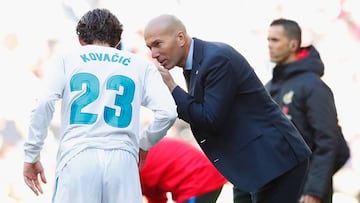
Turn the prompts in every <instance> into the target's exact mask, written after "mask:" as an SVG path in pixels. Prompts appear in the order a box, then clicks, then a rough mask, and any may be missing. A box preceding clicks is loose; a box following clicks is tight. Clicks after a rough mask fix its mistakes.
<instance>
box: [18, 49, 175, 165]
mask: <svg viewBox="0 0 360 203" xmlns="http://www.w3.org/2000/svg"><path fill="white" fill-rule="evenodd" d="M47 68H48V71H49V74H47V75H48V77H46V79H45V81H46V82H45V84H46V87H45V89H46V91H45V94H44V95H43V97H41V98H40V99H39V100H38V101H37V105H36V107H35V108H34V109H33V111H32V112H31V116H30V126H29V134H28V139H27V141H26V142H25V144H24V151H25V162H30V163H33V162H36V161H37V160H39V158H40V151H41V149H42V147H43V144H44V140H45V138H46V136H47V131H48V127H49V124H50V122H51V120H52V118H53V114H54V110H55V103H56V101H57V100H59V99H61V132H60V133H61V134H60V144H59V150H58V155H57V171H59V170H61V169H62V168H63V167H64V165H65V164H66V163H67V162H68V161H69V160H70V159H71V158H72V157H74V156H75V155H76V154H78V153H79V152H81V151H83V150H84V149H87V148H101V149H124V150H128V151H130V152H131V153H132V154H133V155H134V156H135V157H136V158H138V150H139V147H141V148H142V149H144V150H147V149H148V148H150V147H151V146H153V145H154V144H156V143H157V142H158V141H159V140H160V139H161V138H162V137H163V136H164V135H165V134H166V132H167V130H168V129H169V128H170V127H171V126H172V124H173V123H174V121H175V119H176V117H177V113H176V105H175V102H174V100H173V98H172V96H171V94H170V92H169V90H168V89H167V87H166V86H165V84H164V83H163V81H162V78H161V75H160V73H159V72H158V70H157V68H156V67H155V65H154V64H153V63H152V62H150V60H149V61H148V60H145V59H144V58H142V57H140V56H138V55H135V54H132V53H130V52H128V51H124V50H118V49H115V48H110V47H104V46H97V45H86V46H81V47H80V48H79V49H77V50H75V51H72V52H71V53H69V54H67V55H64V56H62V57H59V58H58V59H57V60H55V62H54V63H52V64H51V65H50V66H49V67H47ZM141 106H144V107H146V108H148V109H150V110H152V111H153V112H154V117H153V119H152V120H151V123H150V124H149V125H148V126H147V128H145V129H144V132H142V133H140V129H141V126H140V109H141ZM139 145H140V146H139Z"/></svg>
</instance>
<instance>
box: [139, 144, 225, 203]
mask: <svg viewBox="0 0 360 203" xmlns="http://www.w3.org/2000/svg"><path fill="white" fill-rule="evenodd" d="M140 180H141V188H142V192H143V195H144V196H145V197H146V199H147V200H148V203H166V202H167V201H168V197H167V196H166V193H168V192H170V193H171V197H172V199H173V200H174V201H175V202H176V203H215V202H216V200H217V198H218V197H219V195H220V192H221V190H222V187H223V185H224V184H225V183H227V180H226V179H225V178H224V177H223V176H222V175H221V174H220V173H219V172H218V171H217V170H216V168H215V167H214V166H213V165H212V164H211V162H210V161H209V160H208V158H207V157H206V156H205V155H204V153H203V152H202V151H201V150H200V149H198V148H196V147H195V146H193V145H192V144H190V143H188V142H187V141H185V140H182V139H180V138H174V137H165V138H163V139H162V140H160V141H159V143H158V144H156V145H155V146H153V147H152V148H150V150H149V152H148V154H147V157H146V159H145V164H144V166H143V168H142V169H141V170H140Z"/></svg>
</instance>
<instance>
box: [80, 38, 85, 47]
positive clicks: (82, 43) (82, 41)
mask: <svg viewBox="0 0 360 203" xmlns="http://www.w3.org/2000/svg"><path fill="white" fill-rule="evenodd" d="M79 43H80V45H81V46H83V45H85V44H86V43H85V41H84V40H83V39H82V38H79Z"/></svg>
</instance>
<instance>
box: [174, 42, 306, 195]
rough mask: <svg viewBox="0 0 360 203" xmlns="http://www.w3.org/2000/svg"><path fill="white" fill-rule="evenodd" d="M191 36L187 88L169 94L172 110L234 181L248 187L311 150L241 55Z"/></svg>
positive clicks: (264, 180)
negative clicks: (192, 46) (187, 125)
mask: <svg viewBox="0 0 360 203" xmlns="http://www.w3.org/2000/svg"><path fill="white" fill-rule="evenodd" d="M193 39H194V55H193V67H192V71H191V77H190V81H187V83H188V92H186V91H184V90H183V89H181V88H180V87H179V86H177V87H176V88H175V89H174V90H173V92H172V95H173V97H174V99H175V102H176V104H177V110H178V116H179V118H180V119H182V120H184V121H186V122H188V123H189V124H190V127H191V130H192V132H193V134H194V137H195V139H196V140H197V142H198V144H199V145H200V147H201V148H202V150H203V151H204V152H205V154H206V155H207V157H208V158H209V159H210V161H212V163H213V164H214V165H215V167H216V168H217V169H218V170H219V171H220V172H221V173H222V174H223V176H224V177H226V178H227V179H228V180H229V181H230V182H231V183H232V184H233V185H234V186H235V187H237V188H238V189H240V190H243V191H247V192H252V191H256V190H257V189H259V188H260V187H261V186H264V185H265V184H266V183H268V182H270V181H271V180H273V179H274V178H276V177H278V176H280V175H282V174H284V173H285V172H287V171H288V170H290V169H291V168H293V167H295V166H296V165H297V164H299V163H300V162H303V161H305V160H306V159H307V158H308V157H309V156H310V154H311V151H310V149H309V147H308V146H307V145H306V143H305V141H304V140H303V138H302V136H301V135H300V133H299V132H298V131H297V130H296V128H295V127H294V125H293V124H292V123H291V122H290V121H289V120H288V118H287V117H286V116H285V115H284V114H283V113H282V112H281V110H280V108H279V106H278V105H277V104H276V103H275V102H274V101H273V100H272V99H271V96H270V95H269V93H268V92H267V91H266V89H265V87H264V85H263V84H262V82H261V81H260V80H259V78H258V77H257V75H256V74H255V72H254V70H253V68H252V67H251V66H250V65H249V63H248V62H247V61H246V59H245V58H244V57H243V56H242V55H241V54H240V53H239V52H237V51H236V50H235V49H234V48H232V47H231V46H229V45H227V44H224V43H219V42H206V41H202V40H200V39H197V38H193Z"/></svg>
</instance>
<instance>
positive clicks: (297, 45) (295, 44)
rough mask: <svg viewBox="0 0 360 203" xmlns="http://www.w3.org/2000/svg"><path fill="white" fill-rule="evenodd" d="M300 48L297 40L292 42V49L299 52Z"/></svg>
mask: <svg viewBox="0 0 360 203" xmlns="http://www.w3.org/2000/svg"><path fill="white" fill-rule="evenodd" d="M298 48H299V43H298V41H297V40H290V49H292V50H295V51H296V50H297V49H298Z"/></svg>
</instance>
